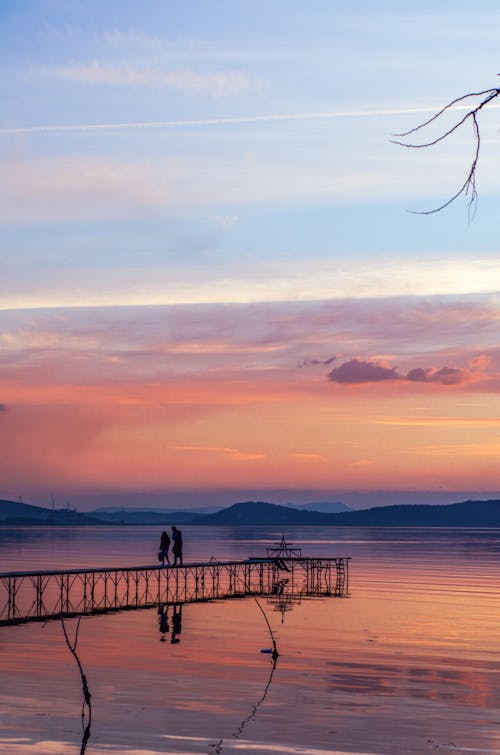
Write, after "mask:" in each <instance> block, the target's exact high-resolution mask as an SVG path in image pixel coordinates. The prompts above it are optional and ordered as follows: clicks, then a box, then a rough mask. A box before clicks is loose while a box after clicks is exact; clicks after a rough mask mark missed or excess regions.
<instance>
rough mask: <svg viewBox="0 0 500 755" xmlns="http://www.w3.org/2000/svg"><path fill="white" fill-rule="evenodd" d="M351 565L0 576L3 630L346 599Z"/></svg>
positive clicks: (250, 563) (331, 562) (263, 564)
mask: <svg viewBox="0 0 500 755" xmlns="http://www.w3.org/2000/svg"><path fill="white" fill-rule="evenodd" d="M349 560H350V559H349V558H347V557H341V558H302V557H299V558H262V559H249V560H247V561H224V562H220V561H216V560H215V559H213V560H211V561H209V562H207V563H191V564H184V565H183V566H178V567H169V566H166V567H161V566H160V567H159V566H132V567H123V568H107V567H106V568H94V569H71V570H64V571H33V572H4V573H0V626H8V625H14V624H23V623H26V622H33V621H49V620H51V619H59V618H61V617H72V616H84V615H92V614H97V613H108V612H111V611H123V610H128V609H134V608H148V607H151V606H157V605H160V604H164V603H194V602H201V601H210V600H225V599H228V598H236V597H244V596H247V595H248V596H273V595H276V594H283V593H289V594H290V595H295V596H298V597H302V596H304V597H306V596H332V597H339V598H340V597H347V595H348V590H349Z"/></svg>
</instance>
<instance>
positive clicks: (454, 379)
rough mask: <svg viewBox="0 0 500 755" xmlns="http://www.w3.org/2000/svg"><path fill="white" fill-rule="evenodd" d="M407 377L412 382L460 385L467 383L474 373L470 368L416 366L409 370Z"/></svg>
mask: <svg viewBox="0 0 500 755" xmlns="http://www.w3.org/2000/svg"><path fill="white" fill-rule="evenodd" d="M405 379H406V380H409V381H410V382H418V383H441V385H460V384H461V383H466V382H468V381H469V380H471V379H472V375H471V373H470V372H469V371H468V370H463V369H461V368H457V367H441V368H440V369H436V368H435V367H429V368H427V369H423V368H421V367H415V368H414V369H413V370H410V371H409V372H408V374H407V375H406V378H405Z"/></svg>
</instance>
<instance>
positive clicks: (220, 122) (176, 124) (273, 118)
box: [0, 105, 500, 136]
mask: <svg viewBox="0 0 500 755" xmlns="http://www.w3.org/2000/svg"><path fill="white" fill-rule="evenodd" d="M491 107H492V108H493V107H500V105H497V106H495V105H492V106H491ZM439 108H440V105H430V106H427V107H414V108H388V109H377V110H341V111H325V112H312V113H276V114H270V115H250V116H242V117H235V118H199V119H195V120H178V121H137V122H130V123H75V124H67V125H64V124H53V125H36V126H13V127H10V128H0V135H4V136H8V135H13V134H43V133H52V132H58V133H61V132H72V131H117V130H120V131H125V130H134V129H169V128H185V127H191V126H193V127H200V126H225V125H239V124H245V123H275V122H280V121H316V120H332V119H335V118H373V117H376V116H383V115H406V114H412V113H429V112H434V111H436V110H439ZM459 109H466V108H457V110H459Z"/></svg>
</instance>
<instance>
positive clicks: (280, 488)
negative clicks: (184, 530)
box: [0, 0, 500, 509]
mask: <svg viewBox="0 0 500 755" xmlns="http://www.w3.org/2000/svg"><path fill="white" fill-rule="evenodd" d="M375 5H376V6H377V7H376V8H375ZM0 24H1V39H2V44H1V46H0V60H1V65H2V76H1V77H0V92H1V97H2V108H1V112H0V160H1V163H2V165H1V170H0V250H1V260H2V267H1V276H0V308H1V311H0V360H1V361H0V441H1V453H0V498H8V499H17V498H18V497H19V496H22V498H23V500H24V501H26V502H32V503H38V504H41V505H49V504H50V497H51V496H52V495H53V496H55V497H56V500H57V501H58V502H59V503H61V505H62V504H63V503H64V502H66V501H68V500H69V501H73V502H75V505H78V507H79V508H82V509H85V508H89V507H92V506H94V505H95V504H97V503H98V502H99V501H102V502H107V501H109V500H111V499H112V498H113V497H116V500H123V501H125V502H127V501H131V500H134V501H135V502H136V503H137V502H138V503H140V504H141V505H148V504H151V502H152V501H153V500H154V503H155V505H159V502H160V503H161V501H162V500H165V501H166V502H168V504H169V505H171V504H172V503H179V505H189V504H195V503H196V504H199V503H202V502H203V501H205V500H208V497H207V496H208V494H210V496H211V498H210V503H212V502H214V500H215V501H217V500H218V498H217V497H218V496H219V498H220V500H221V501H222V500H224V501H225V502H229V501H231V500H234V501H236V500H240V499H241V496H244V497H245V498H248V497H251V498H259V497H262V496H264V495H265V496H266V500H273V501H274V502H276V503H280V502H285V501H297V502H300V501H307V500H314V499H315V500H346V502H349V501H348V498H349V495H351V494H352V493H353V491H360V492H366V493H369V492H371V491H393V492H395V491H407V492H412V491H417V492H418V491H436V493H440V494H443V493H446V494H447V495H449V500H450V501H451V500H453V499H454V495H455V492H457V493H458V492H460V493H462V492H466V493H470V494H471V495H483V496H484V495H487V494H491V493H497V492H498V491H499V490H500V479H499V478H500V471H499V470H500V464H499V457H500V297H499V289H500V255H499V253H498V246H499V241H498V217H499V210H500V110H499V106H500V100H499V101H498V104H497V101H494V102H493V103H492V104H491V105H490V106H489V108H488V109H485V110H484V111H482V112H481V115H480V121H479V122H480V128H481V154H480V160H479V165H478V172H477V188H478V192H479V203H478V208H477V213H476V215H475V217H474V219H473V220H472V222H468V214H467V201H466V200H465V199H463V198H460V199H459V200H458V201H457V202H455V203H454V204H453V205H452V206H451V207H449V208H447V209H446V210H444V211H443V212H440V213H437V214H434V215H428V216H427V215H419V214H413V213H412V212H408V210H411V211H417V212H418V211H422V210H429V209H433V208H434V207H437V206H439V205H440V204H442V203H443V202H445V201H446V200H447V199H448V198H449V197H450V196H451V195H453V194H454V193H455V191H457V189H458V188H459V187H460V186H461V185H462V183H463V181H464V180H465V177H466V175H467V172H468V170H469V167H470V161H471V159H472V157H473V154H474V142H473V133H472V127H471V124H470V123H466V124H465V126H464V128H463V129H462V130H461V131H459V132H458V133H457V134H456V135H455V136H454V138H453V139H451V140H449V141H448V142H446V143H443V144H441V145H440V146H435V147H433V148H431V149H429V150H405V149H404V148H403V147H399V146H397V145H395V144H392V143H391V142H390V141H389V140H390V138H391V134H393V133H395V132H401V131H405V130H407V129H410V128H412V127H413V126H415V125H417V124H418V123H420V122H422V121H424V120H426V119H427V118H428V117H430V116H431V115H432V113H433V112H435V111H436V110H439V108H440V107H441V106H442V105H444V104H445V103H446V102H448V101H450V100H452V99H454V98H455V97H458V96H460V95H462V94H464V93H466V92H475V91H478V90H484V89H488V88H491V87H496V86H500V78H499V77H498V75H497V74H498V72H500V54H499V45H498V42H499V37H500V8H499V6H498V2H488V1H486V2H483V1H481V2H478V3H476V4H475V5H472V4H470V3H466V2H463V1H462V0H454V2H441V3H436V2H432V3H431V2H428V0H423V1H422V2H420V3H419V4H418V5H417V6H415V7H413V6H409V5H408V4H407V3H403V2H391V1H390V0H389V1H388V2H383V3H377V4H373V3H371V2H368V1H367V0H360V1H359V2H353V3H351V4H347V3H340V2H335V1H332V0H325V1H315V0H312V1H311V2H309V3H304V2H302V1H301V2H298V1H296V0H287V1H286V2H284V1H283V2H282V1H281V0H276V1H273V2H271V3H270V2H261V1H260V0H252V2H242V1H240V0H231V2H229V1H223V0H220V1H216V0H214V1H212V0H189V1H188V2H183V3H181V2H171V1H170V0H162V1H161V2H160V0H155V1H154V2H148V0H146V1H145V2H141V3H131V2H127V1H125V2H114V0H113V2H107V3H102V2H95V0H86V1H85V2H75V1H74V0H66V1H65V0H36V1H35V0H33V1H32V2H29V1H26V2H24V1H23V0H19V2H17V1H16V2H10V1H9V2H2V3H1V5H0ZM464 112H465V111H458V113H457V116H461V115H463V114H464ZM445 123H449V121H445ZM162 496H164V498H162ZM396 498H397V496H396ZM417 498H418V495H417ZM389 499H390V500H391V502H396V499H393V498H390V497H388V499H387V500H388V501H389ZM372 500H373V501H375V500H377V501H378V498H377V497H376V496H375V495H374V496H373V499H372ZM415 502H416V501H415ZM369 503H370V497H369V496H367V498H366V501H365V504H363V505H369Z"/></svg>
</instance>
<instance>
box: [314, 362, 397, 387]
mask: <svg viewBox="0 0 500 755" xmlns="http://www.w3.org/2000/svg"><path fill="white" fill-rule="evenodd" d="M400 379H401V376H400V375H398V373H397V371H396V368H395V367H384V366H383V365H381V364H378V363H377V362H364V361H362V360H361V359H358V358H357V357H355V358H354V359H350V360H349V361H348V362H344V364H342V365H340V367H335V369H333V370H332V371H331V372H329V373H328V380H329V381H330V382H332V383H343V384H353V385H354V384H357V383H378V382H380V381H383V380H400Z"/></svg>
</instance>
